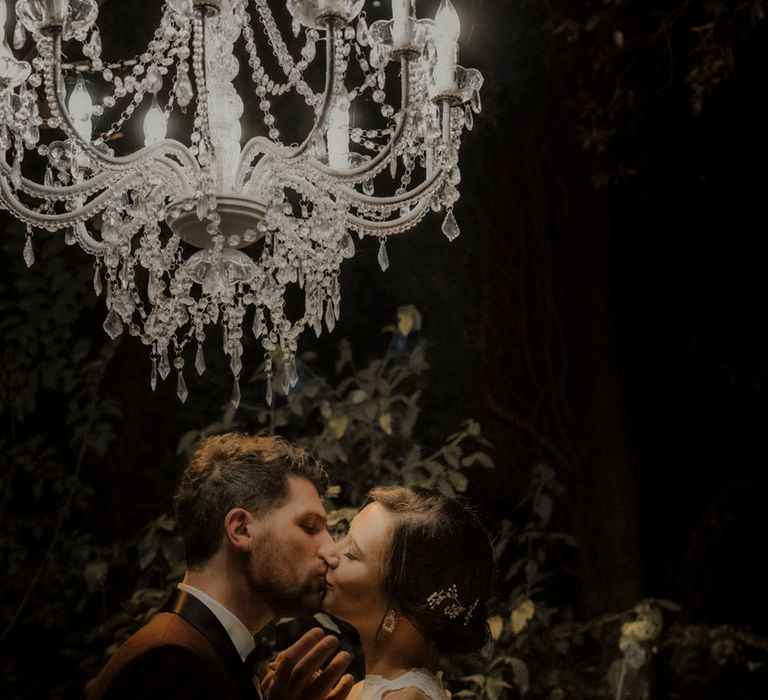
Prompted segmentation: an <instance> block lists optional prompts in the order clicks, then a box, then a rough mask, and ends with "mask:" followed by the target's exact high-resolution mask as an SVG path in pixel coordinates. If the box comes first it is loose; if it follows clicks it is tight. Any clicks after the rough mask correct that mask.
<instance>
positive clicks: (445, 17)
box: [435, 0, 461, 44]
mask: <svg viewBox="0 0 768 700" xmlns="http://www.w3.org/2000/svg"><path fill="white" fill-rule="evenodd" d="M435 31H436V34H437V36H436V37H435V38H436V41H437V42H440V43H443V42H445V43H448V42H451V43H454V44H455V43H456V42H457V41H458V40H459V32H460V31H461V22H459V14H458V13H457V12H456V8H455V7H454V6H453V3H452V2H451V0H442V2H441V3H440V7H438V8H437V13H436V14H435Z"/></svg>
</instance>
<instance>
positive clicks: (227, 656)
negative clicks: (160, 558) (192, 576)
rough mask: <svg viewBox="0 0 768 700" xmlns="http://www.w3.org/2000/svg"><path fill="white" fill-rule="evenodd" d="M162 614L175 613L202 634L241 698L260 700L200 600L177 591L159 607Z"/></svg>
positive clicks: (225, 636)
mask: <svg viewBox="0 0 768 700" xmlns="http://www.w3.org/2000/svg"><path fill="white" fill-rule="evenodd" d="M161 612H166V613H174V614H176V615H179V616H180V617H182V618H183V619H184V620H186V621H187V622H188V623H189V624H190V625H192V627H194V628H195V629H196V630H197V631H198V632H200V634H202V635H203V636H204V637H205V638H206V639H207V640H208V641H209V642H210V643H211V646H212V647H213V648H214V649H215V650H216V652H217V653H218V655H219V656H220V657H221V661H222V663H223V664H224V666H225V667H226V668H227V669H228V670H229V672H230V674H231V675H232V678H233V679H234V680H235V681H236V682H237V685H238V686H239V687H240V689H241V690H242V692H243V697H244V698H249V699H252V698H260V697H261V693H260V692H259V690H258V689H257V688H256V686H255V685H254V683H253V679H252V678H251V675H250V672H249V671H248V669H247V667H246V665H245V664H244V663H243V660H242V659H241V658H240V654H239V653H238V651H237V648H236V647H235V645H234V643H233V642H232V638H231V637H230V636H229V634H228V633H227V630H225V629H224V626H223V625H222V624H221V623H220V622H219V620H218V618H217V617H216V616H215V615H214V614H213V613H212V612H211V611H210V610H209V609H208V606H207V605H205V603H203V602H202V601H200V600H199V599H197V598H195V596H193V595H190V594H188V593H187V592H186V591H182V590H181V589H179V588H176V589H175V590H174V591H173V593H171V595H170V597H169V598H168V600H167V601H166V603H165V605H164V606H163V607H162V609H161Z"/></svg>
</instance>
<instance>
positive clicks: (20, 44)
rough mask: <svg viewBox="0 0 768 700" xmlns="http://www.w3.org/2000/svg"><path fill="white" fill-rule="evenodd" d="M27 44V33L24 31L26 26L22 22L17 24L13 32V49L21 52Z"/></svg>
mask: <svg viewBox="0 0 768 700" xmlns="http://www.w3.org/2000/svg"><path fill="white" fill-rule="evenodd" d="M26 43H27V33H26V32H25V31H24V25H23V24H22V23H21V22H16V27H15V28H14V30H13V48H14V49H16V50H17V51H19V50H20V49H23V48H24V44H26Z"/></svg>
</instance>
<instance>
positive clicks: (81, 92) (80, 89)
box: [67, 77, 93, 141]
mask: <svg viewBox="0 0 768 700" xmlns="http://www.w3.org/2000/svg"><path fill="white" fill-rule="evenodd" d="M67 107H68V109H69V114H70V116H71V117H72V120H73V121H74V127H75V131H77V133H78V134H79V135H80V136H81V138H83V139H85V140H86V141H90V140H91V135H92V124H91V114H92V113H93V102H92V100H91V96H90V95H89V94H88V90H87V89H86V87H85V83H84V82H83V79H82V77H78V78H77V82H76V83H75V89H74V90H72V94H71V95H70V96H69V102H68V103H67Z"/></svg>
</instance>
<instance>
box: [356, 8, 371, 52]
mask: <svg viewBox="0 0 768 700" xmlns="http://www.w3.org/2000/svg"><path fill="white" fill-rule="evenodd" d="M357 43H358V44H360V46H368V23H367V22H366V21H365V15H360V19H359V20H357Z"/></svg>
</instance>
